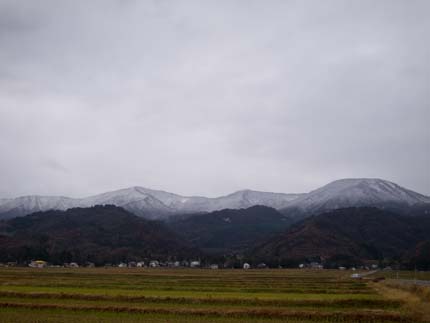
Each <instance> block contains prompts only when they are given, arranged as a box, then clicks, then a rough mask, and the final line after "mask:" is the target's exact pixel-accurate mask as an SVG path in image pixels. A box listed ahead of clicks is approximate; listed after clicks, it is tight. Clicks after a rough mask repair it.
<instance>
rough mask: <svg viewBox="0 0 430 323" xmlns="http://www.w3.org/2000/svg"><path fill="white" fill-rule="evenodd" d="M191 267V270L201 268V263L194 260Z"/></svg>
mask: <svg viewBox="0 0 430 323" xmlns="http://www.w3.org/2000/svg"><path fill="white" fill-rule="evenodd" d="M190 267H191V268H197V267H200V261H197V260H194V261H191V262H190Z"/></svg>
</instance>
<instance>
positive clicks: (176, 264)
mask: <svg viewBox="0 0 430 323" xmlns="http://www.w3.org/2000/svg"><path fill="white" fill-rule="evenodd" d="M173 267H181V262H180V261H175V262H174V263H173Z"/></svg>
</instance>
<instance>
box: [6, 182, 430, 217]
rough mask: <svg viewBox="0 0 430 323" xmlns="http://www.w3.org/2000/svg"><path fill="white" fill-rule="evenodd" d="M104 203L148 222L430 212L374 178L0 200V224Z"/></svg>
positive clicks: (414, 197)
mask: <svg viewBox="0 0 430 323" xmlns="http://www.w3.org/2000/svg"><path fill="white" fill-rule="evenodd" d="M106 204H110V205H115V206H120V207H122V208H124V209H126V210H128V211H129V212H131V213H133V214H135V215H138V216H141V217H145V218H148V219H166V218H169V217H171V216H173V215H184V214H196V213H207V212H213V211H217V210H222V209H242V208H248V207H251V206H255V205H263V206H267V207H272V208H274V209H277V210H279V211H280V212H281V213H283V214H287V215H291V216H296V217H297V218H302V217H306V216H309V215H311V214H318V213H320V212H323V211H328V210H332V209H338V208H345V207H358V206H376V207H380V208H387V209H393V210H396V211H401V212H405V210H409V209H410V208H416V209H417V210H420V212H421V213H425V212H429V210H430V208H429V207H428V206H429V205H430V197H429V196H425V195H422V194H419V193H417V192H414V191H411V190H408V189H406V188H403V187H401V186H399V185H397V184H395V183H392V182H389V181H386V180H382V179H371V178H361V179H341V180H337V181H334V182H331V183H329V184H327V185H325V186H323V187H321V188H318V189H316V190H314V191H311V192H310V193H301V194H295V193H294V194H286V193H271V192H259V191H252V190H242V191H238V192H235V193H232V194H229V195H226V196H221V197H216V198H208V197H202V196H181V195H178V194H174V193H169V192H164V191H159V190H152V189H148V188H144V187H139V186H135V187H130V188H126V189H121V190H117V191H112V192H107V193H102V194H99V195H95V196H90V197H86V198H70V197H64V196H37V195H32V196H22V197H17V198H12V199H0V219H8V218H13V217H17V216H24V215H27V214H31V213H34V212H39V211H47V210H67V209H69V208H74V207H91V206H94V205H106Z"/></svg>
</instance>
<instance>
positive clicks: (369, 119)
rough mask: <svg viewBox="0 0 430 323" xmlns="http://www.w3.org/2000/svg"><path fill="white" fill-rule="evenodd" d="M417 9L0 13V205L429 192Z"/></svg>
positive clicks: (124, 5)
mask: <svg viewBox="0 0 430 323" xmlns="http://www.w3.org/2000/svg"><path fill="white" fill-rule="evenodd" d="M429 16H430V1H427V0H423V1H416V0H404V1H396V0H387V1H384V0H378V1H375V0H369V1H366V0H356V1H353V0H351V1H346V0H344V1H331V0H326V1H319V0H315V1H308V0H297V1H288V0H280V1H267V0H260V1H251V0H246V1H245V0H244V1H231V0H228V1H227V0H226V1H220V0H213V1H201V0H196V1H180V0H179V1H176V0H171V1H158V0H157V1H155V0H154V1H132V0H129V1H125V0H123V1H119V0H117V1H113V0H110V1H108V0H103V1H102V0H100V1H94V0H90V1H88V0H82V1H77V0H70V1H65V0H64V1H61V0H52V1H43V0H38V1H33V0H27V1H20V0H10V1H8V0H6V1H5V0H0V152H1V157H0V197H13V196H17V195H24V194H49V195H69V196H73V197H79V196H86V195H90V194H95V193H100V192H103V191H107V190H113V189H118V188H123V187H128V186H134V185H139V186H145V187H149V188H156V189H163V190H167V191H171V192H176V193H179V194H184V195H207V196H216V195H222V194H226V193H230V192H232V191H235V190H238V189H243V188H250V189H256V190H265V191H279V192H307V191H309V190H312V189H315V188H317V187H319V186H321V185H324V184H326V183H328V182H330V181H332V180H335V179H339V178H344V177H379V178H383V179H388V180H391V181H394V182H396V183H398V184H400V185H402V186H405V187H408V188H411V189H414V190H416V191H419V192H421V193H425V194H430V169H429V165H430V130H429V129H430V126H429V123H430V43H429V39H430V19H429Z"/></svg>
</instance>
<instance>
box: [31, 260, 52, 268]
mask: <svg viewBox="0 0 430 323" xmlns="http://www.w3.org/2000/svg"><path fill="white" fill-rule="evenodd" d="M28 266H29V267H32V268H45V267H47V266H48V263H47V262H46V261H44V260H32V261H31V262H30V263H29V264H28Z"/></svg>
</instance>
